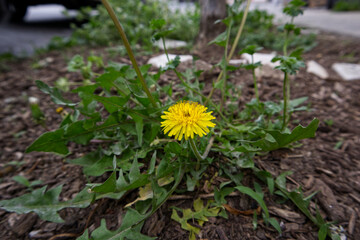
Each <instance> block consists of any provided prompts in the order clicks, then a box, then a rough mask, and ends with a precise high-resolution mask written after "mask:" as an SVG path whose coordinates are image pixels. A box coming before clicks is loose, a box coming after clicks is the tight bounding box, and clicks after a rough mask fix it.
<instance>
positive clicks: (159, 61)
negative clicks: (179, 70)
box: [147, 54, 193, 68]
mask: <svg viewBox="0 0 360 240" xmlns="http://www.w3.org/2000/svg"><path fill="white" fill-rule="evenodd" d="M176 56H179V57H180V62H185V61H188V60H191V59H193V57H192V56H191V55H175V54H169V59H170V61H171V60H173V59H175V57H176ZM147 63H148V64H151V65H153V66H154V67H157V68H160V67H165V66H166V64H167V63H168V60H167V58H166V54H161V55H159V56H156V57H152V58H150V59H149V61H148V62H147Z"/></svg>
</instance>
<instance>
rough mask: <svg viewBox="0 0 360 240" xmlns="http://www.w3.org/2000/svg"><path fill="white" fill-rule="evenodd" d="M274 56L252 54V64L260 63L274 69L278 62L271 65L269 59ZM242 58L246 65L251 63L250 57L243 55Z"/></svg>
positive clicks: (269, 54) (271, 54)
mask: <svg viewBox="0 0 360 240" xmlns="http://www.w3.org/2000/svg"><path fill="white" fill-rule="evenodd" d="M275 56H276V53H254V63H256V62H261V64H262V65H269V66H270V67H276V66H278V65H279V62H276V63H273V62H271V59H273V58H274V57H275ZM241 57H242V58H244V59H246V61H247V62H248V63H251V55H250V54H247V53H244V54H242V55H241Z"/></svg>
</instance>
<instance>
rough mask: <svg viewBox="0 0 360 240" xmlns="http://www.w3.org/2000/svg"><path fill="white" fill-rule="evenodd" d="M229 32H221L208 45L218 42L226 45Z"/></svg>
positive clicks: (223, 45) (220, 44)
mask: <svg viewBox="0 0 360 240" xmlns="http://www.w3.org/2000/svg"><path fill="white" fill-rule="evenodd" d="M226 39H227V32H226V31H225V32H223V33H220V34H219V35H218V36H217V37H216V38H215V39H214V40H212V41H210V42H209V43H208V45H211V44H216V45H219V46H221V47H225V46H226Z"/></svg>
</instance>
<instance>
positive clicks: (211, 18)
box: [196, 0, 226, 49]
mask: <svg viewBox="0 0 360 240" xmlns="http://www.w3.org/2000/svg"><path fill="white" fill-rule="evenodd" d="M200 8H201V20H200V31H199V35H198V38H197V40H196V48H198V49H203V48H206V46H207V44H208V42H209V41H211V40H213V39H214V38H215V37H216V36H218V35H219V34H220V33H222V32H224V31H225V29H226V26H225V24H223V23H217V24H215V21H216V20H219V19H223V18H225V17H226V0H200Z"/></svg>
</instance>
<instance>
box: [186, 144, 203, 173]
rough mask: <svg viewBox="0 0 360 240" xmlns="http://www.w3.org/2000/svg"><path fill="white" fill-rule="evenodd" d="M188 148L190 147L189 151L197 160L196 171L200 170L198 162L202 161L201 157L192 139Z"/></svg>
mask: <svg viewBox="0 0 360 240" xmlns="http://www.w3.org/2000/svg"><path fill="white" fill-rule="evenodd" d="M189 140H190V147H191V150H192V151H193V153H194V155H195V157H196V159H197V162H196V170H199V168H200V161H202V160H204V159H203V157H202V156H201V155H200V153H199V150H198V149H197V147H196V144H195V142H194V139H192V138H190V139H189Z"/></svg>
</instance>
